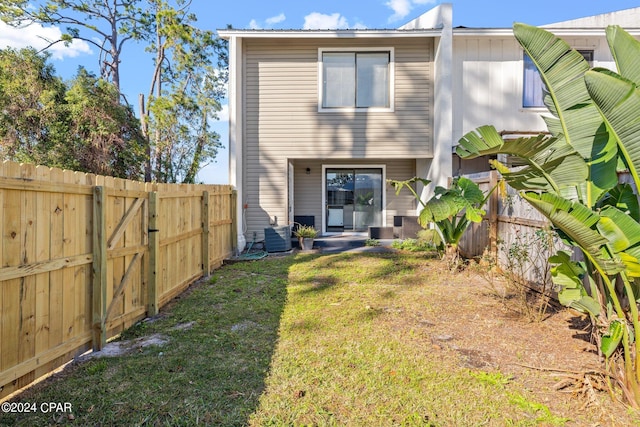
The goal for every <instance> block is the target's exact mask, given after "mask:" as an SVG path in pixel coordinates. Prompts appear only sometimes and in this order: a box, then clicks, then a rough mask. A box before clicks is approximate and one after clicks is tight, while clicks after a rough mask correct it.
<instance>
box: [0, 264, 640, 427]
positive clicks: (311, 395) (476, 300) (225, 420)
mask: <svg viewBox="0 0 640 427" xmlns="http://www.w3.org/2000/svg"><path fill="white" fill-rule="evenodd" d="M501 307H502V306H501V304H500V302H499V301H496V300H495V299H494V298H493V296H492V294H491V293H489V292H483V290H482V286H480V284H479V283H478V279H477V278H476V277H473V276H470V275H468V274H465V273H463V274H456V275H451V274H450V273H449V272H448V270H447V269H445V268H442V267H441V266H440V264H439V262H438V260H434V259H433V258H430V257H429V256H428V255H425V254H410V253H344V254H336V255H317V254H298V255H296V256H290V257H278V258H271V257H269V258H268V259H265V260H261V261H256V262H247V263H239V264H234V265H229V266H225V267H224V268H222V269H220V270H219V271H218V272H216V274H215V275H214V276H213V277H212V278H211V280H209V281H207V282H203V283H201V284H200V285H198V286H195V287H194V288H193V290H192V291H190V292H188V293H187V294H186V295H184V296H183V297H182V298H180V299H179V300H177V301H175V302H174V303H172V304H171V306H170V307H168V308H167V309H166V310H163V312H162V313H161V315H160V316H159V317H158V318H156V319H153V321H147V322H143V323H141V324H139V325H137V326H136V327H134V328H132V329H131V330H130V331H128V332H127V333H126V334H125V335H124V336H123V337H122V339H123V340H131V339H137V338H142V337H147V336H156V337H158V336H159V337H162V339H165V340H166V343H164V344H162V345H151V346H147V347H134V349H135V350H134V352H133V353H128V354H124V355H119V356H114V357H105V358H96V359H91V360H88V361H84V362H80V363H75V364H74V365H72V366H71V367H70V368H69V369H67V370H65V372H63V373H62V374H61V375H58V376H56V377H54V378H52V379H50V380H47V381H45V382H43V383H42V384H39V385H37V386H35V387H33V388H32V389H30V390H28V391H27V392H25V393H23V394H22V395H20V396H18V397H17V399H15V401H19V402H50V401H53V402H70V403H71V405H72V407H73V413H72V414H62V413H48V414H42V413H36V414H24V415H15V414H9V415H7V414H4V415H2V414H0V416H3V418H0V423H1V424H5V425H22V426H38V425H49V424H56V423H61V424H70V425H105V426H106V425H180V426H182V425H184V426H186V425H224V426H235V425H237V426H240V425H247V424H249V425H255V426H265V425H266V426H268V425H273V426H280V425H292V426H300V425H318V426H325V425H339V426H341V425H349V426H386V425H406V426H419V425H420V426H476V425H518V426H538V425H626V423H633V422H637V421H638V419H637V418H636V419H633V418H632V417H631V416H630V415H629V414H628V413H627V412H625V411H624V409H621V408H620V407H619V406H613V405H610V406H606V405H607V404H606V399H607V398H608V397H607V396H606V395H602V396H599V398H601V399H602V401H603V402H605V403H603V404H602V405H601V406H598V407H596V408H595V409H594V408H593V407H591V408H590V409H588V410H584V409H581V406H582V403H583V402H581V401H579V400H578V399H575V398H573V399H572V397H571V396H567V395H564V396H561V395H560V394H559V393H558V392H556V391H554V390H553V389H552V385H553V384H554V383H555V382H557V379H555V378H551V377H549V376H548V375H546V374H542V373H541V372H542V371H532V370H531V369H529V368H522V367H518V366H516V365H536V366H543V367H544V365H545V364H556V363H557V362H562V361H564V359H563V358H564V357H565V356H568V357H571V359H570V360H566V361H565V362H566V363H569V362H571V363H573V365H572V368H573V369H578V368H580V364H581V363H583V361H591V360H592V359H593V357H594V356H593V355H592V354H589V353H584V352H583V353H582V354H578V355H577V357H574V353H575V352H576V349H586V348H588V344H587V343H585V342H584V341H581V340H578V341H579V343H577V344H576V343H575V342H574V341H575V339H574V338H572V335H573V336H575V331H568V327H567V319H565V318H556V319H555V321H556V322H557V324H558V325H563V326H564V327H565V329H567V331H564V332H563V331H561V333H560V334H559V335H553V334H552V333H549V332H550V331H551V332H553V331H555V329H552V327H550V326H548V323H547V322H543V323H542V324H531V323H525V322H520V321H518V320H517V319H512V318H508V317H506V316H505V315H504V313H501V312H500V310H501ZM541 325H542V326H541ZM556 326H557V325H556ZM554 327H555V326H554ZM536 328H537V329H536ZM536 334H539V336H538V335H536ZM543 335H544V336H543ZM505 341H506V342H505ZM559 347H562V348H561V349H559ZM558 351H560V353H558ZM514 361H515V362H517V363H513V362H514ZM549 367H551V366H549ZM616 423H617V424H616ZM629 425H631V424H629Z"/></svg>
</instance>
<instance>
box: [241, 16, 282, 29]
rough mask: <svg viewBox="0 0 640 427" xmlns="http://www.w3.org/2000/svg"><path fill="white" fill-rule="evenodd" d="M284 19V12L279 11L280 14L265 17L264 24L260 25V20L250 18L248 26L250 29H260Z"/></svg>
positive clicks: (269, 26)
mask: <svg viewBox="0 0 640 427" xmlns="http://www.w3.org/2000/svg"><path fill="white" fill-rule="evenodd" d="M285 19H287V17H286V16H285V14H284V13H281V14H280V15H276V16H272V17H271V18H267V19H265V20H264V25H261V24H260V22H258V21H257V20H255V19H252V20H251V21H250V22H249V28H250V29H252V30H262V28H264V27H266V28H271V27H273V26H274V25H275V24H279V23H281V22H283V21H284V20H285Z"/></svg>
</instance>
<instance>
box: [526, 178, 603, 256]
mask: <svg viewBox="0 0 640 427" xmlns="http://www.w3.org/2000/svg"><path fill="white" fill-rule="evenodd" d="M521 195H522V197H523V198H524V199H525V200H527V201H528V202H529V203H531V205H532V206H533V207H534V208H536V209H537V210H538V211H540V212H541V213H542V214H543V215H544V216H546V217H547V218H548V219H549V220H550V221H551V222H552V224H553V225H554V226H555V227H557V228H559V229H560V230H562V231H563V232H564V233H565V234H566V235H567V236H569V237H570V238H571V239H572V240H573V242H574V243H575V245H576V246H580V247H581V248H582V249H583V250H585V251H587V252H589V253H590V254H591V255H593V256H594V257H599V256H600V247H601V246H602V245H604V244H606V243H607V239H605V238H604V237H603V236H601V235H600V234H599V233H598V231H597V230H595V227H594V226H595V225H596V224H597V223H598V221H599V220H600V217H599V216H598V214H596V213H595V212H593V211H592V210H591V209H589V208H587V207H585V206H584V205H582V204H580V203H576V202H571V201H569V200H566V199H563V198H562V197H559V196H556V195H555V194H552V193H542V194H538V193H534V192H531V191H527V192H523V193H521Z"/></svg>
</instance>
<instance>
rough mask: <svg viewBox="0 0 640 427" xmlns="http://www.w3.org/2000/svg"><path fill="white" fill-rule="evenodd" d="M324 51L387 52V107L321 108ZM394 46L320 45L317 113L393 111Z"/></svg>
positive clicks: (394, 79)
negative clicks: (351, 46)
mask: <svg viewBox="0 0 640 427" xmlns="http://www.w3.org/2000/svg"><path fill="white" fill-rule="evenodd" d="M324 52H389V108H382V107H370V108H349V107H344V108H323V107H322V105H323V103H322V93H323V90H322V82H323V79H324V73H323V67H322V54H323V53H324ZM395 58H396V57H395V48H394V47H353V48H350V47H326V48H325V47H321V48H319V49H318V112H319V113H350V112H364V113H375V112H387V113H393V112H394V110H395V81H396V73H395V68H396V65H395V64H396V59H395Z"/></svg>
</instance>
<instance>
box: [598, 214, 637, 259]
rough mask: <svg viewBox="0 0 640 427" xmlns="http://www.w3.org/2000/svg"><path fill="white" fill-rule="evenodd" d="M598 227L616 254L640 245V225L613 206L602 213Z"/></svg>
mask: <svg viewBox="0 0 640 427" xmlns="http://www.w3.org/2000/svg"><path fill="white" fill-rule="evenodd" d="M596 226H597V228H598V230H599V231H600V234H602V236H604V237H605V238H606V239H607V240H608V241H609V246H610V247H611V249H612V250H613V252H614V253H618V252H622V251H624V250H626V249H628V248H630V247H631V246H635V245H636V244H638V243H640V224H638V223H637V222H636V221H635V220H634V219H633V218H631V217H630V216H629V215H627V214H625V213H624V212H622V211H621V210H619V209H617V208H615V207H613V206H607V207H606V208H604V209H603V210H602V211H601V212H600V221H598V223H597V224H596Z"/></svg>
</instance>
